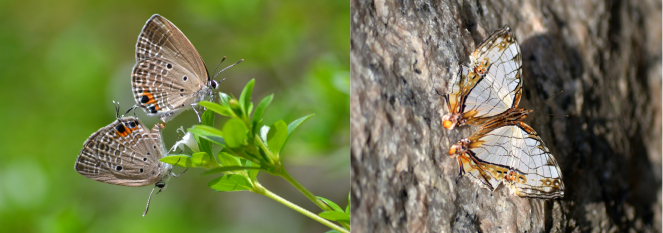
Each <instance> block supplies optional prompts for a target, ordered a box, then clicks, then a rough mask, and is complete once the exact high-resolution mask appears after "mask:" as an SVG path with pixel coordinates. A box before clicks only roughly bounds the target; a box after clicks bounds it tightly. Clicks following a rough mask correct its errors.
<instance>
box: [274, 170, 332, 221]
mask: <svg viewBox="0 0 663 233" xmlns="http://www.w3.org/2000/svg"><path fill="white" fill-rule="evenodd" d="M277 174H278V175H279V176H280V177H283V179H285V180H287V181H288V182H290V184H292V185H293V186H295V188H297V190H299V192H301V193H302V194H304V196H306V197H307V198H308V199H309V200H311V201H312V202H313V203H315V204H316V205H318V207H320V209H322V210H325V211H333V209H331V208H329V206H327V204H325V203H324V202H323V201H322V200H320V199H318V198H317V197H316V196H315V195H313V193H311V192H310V191H308V189H306V188H304V186H302V184H300V183H299V182H297V180H295V178H293V177H292V176H290V173H288V171H286V170H285V167H282V169H281V172H279V173H277Z"/></svg>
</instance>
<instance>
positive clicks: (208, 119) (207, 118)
mask: <svg viewBox="0 0 663 233" xmlns="http://www.w3.org/2000/svg"><path fill="white" fill-rule="evenodd" d="M217 105H218V104H217ZM200 121H201V124H203V125H206V126H209V127H214V111H209V110H205V112H204V113H203V116H202V117H201V119H200Z"/></svg>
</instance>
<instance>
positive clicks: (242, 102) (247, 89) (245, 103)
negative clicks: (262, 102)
mask: <svg viewBox="0 0 663 233" xmlns="http://www.w3.org/2000/svg"><path fill="white" fill-rule="evenodd" d="M253 85H255V79H251V81H249V83H247V84H246V86H244V90H242V94H240V95H239V106H240V107H241V108H242V112H243V113H244V114H245V115H247V116H248V115H249V111H250V110H249V109H248V107H249V103H250V102H251V92H253Z"/></svg>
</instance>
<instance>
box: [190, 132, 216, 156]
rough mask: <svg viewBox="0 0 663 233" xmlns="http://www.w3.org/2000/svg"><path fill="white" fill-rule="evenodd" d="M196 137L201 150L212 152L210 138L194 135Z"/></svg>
mask: <svg viewBox="0 0 663 233" xmlns="http://www.w3.org/2000/svg"><path fill="white" fill-rule="evenodd" d="M193 138H194V139H196V142H197V143H198V148H199V149H200V151H201V152H206V153H207V154H210V155H211V154H212V142H210V141H209V140H207V139H205V138H204V137H197V136H195V135H194V137H193Z"/></svg>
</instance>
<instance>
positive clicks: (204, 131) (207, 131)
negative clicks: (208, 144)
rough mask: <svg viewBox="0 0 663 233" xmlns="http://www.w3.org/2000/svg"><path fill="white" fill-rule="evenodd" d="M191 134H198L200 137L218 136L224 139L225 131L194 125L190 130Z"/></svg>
mask: <svg viewBox="0 0 663 233" xmlns="http://www.w3.org/2000/svg"><path fill="white" fill-rule="evenodd" d="M189 132H191V133H193V134H196V135H198V136H203V135H204V136H217V137H223V131H221V130H219V129H217V128H214V127H211V126H207V125H194V126H193V127H191V128H190V129H189Z"/></svg>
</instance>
